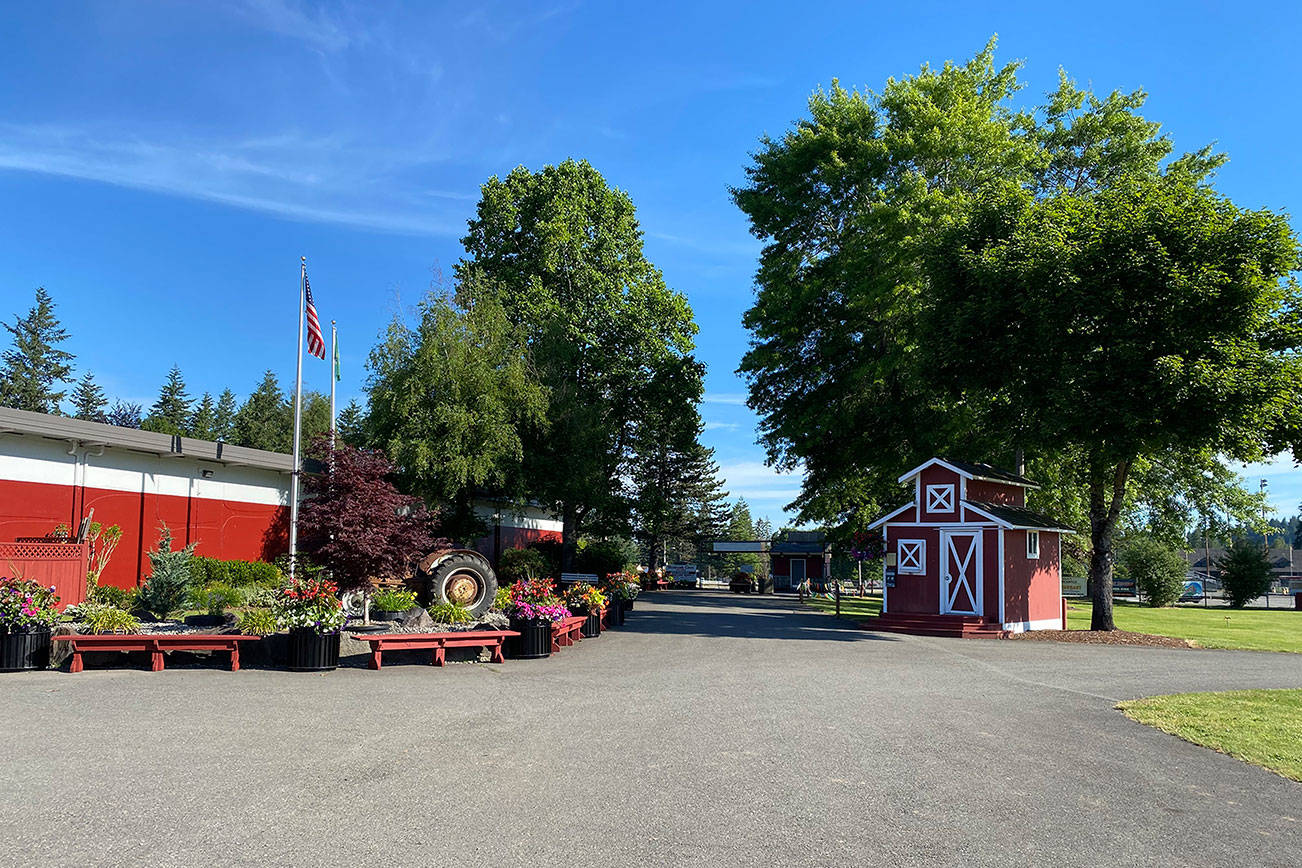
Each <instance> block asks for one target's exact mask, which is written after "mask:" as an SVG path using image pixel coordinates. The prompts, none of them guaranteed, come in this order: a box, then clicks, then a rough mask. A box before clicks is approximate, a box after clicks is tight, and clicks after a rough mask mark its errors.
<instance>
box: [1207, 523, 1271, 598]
mask: <svg viewBox="0 0 1302 868" xmlns="http://www.w3.org/2000/svg"><path fill="white" fill-rule="evenodd" d="M1216 566H1217V568H1218V569H1219V570H1220V571H1221V585H1222V586H1223V587H1224V588H1225V596H1226V597H1227V598H1229V602H1230V606H1231V607H1233V608H1235V609H1242V608H1243V607H1244V606H1246V605H1247V604H1248V603H1250V602H1251V601H1253V600H1255V599H1256V598H1257V597H1260V596H1261V595H1262V594H1265V593H1268V592H1269V591H1270V584H1271V578H1272V577H1271V572H1270V561H1269V560H1267V558H1266V553H1265V552H1263V551H1262V550H1261V546H1260V545H1258V544H1255V543H1251V542H1248V541H1247V540H1238V541H1236V542H1235V543H1234V545H1232V546H1230V549H1229V551H1227V552H1226V553H1225V557H1223V558H1221V559H1220V560H1219V561H1217V562H1216Z"/></svg>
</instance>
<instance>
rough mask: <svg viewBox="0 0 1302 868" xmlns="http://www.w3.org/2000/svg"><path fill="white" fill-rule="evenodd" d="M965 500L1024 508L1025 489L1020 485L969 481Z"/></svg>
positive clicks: (977, 480)
mask: <svg viewBox="0 0 1302 868" xmlns="http://www.w3.org/2000/svg"><path fill="white" fill-rule="evenodd" d="M967 499H968V500H981V501H984V502H986V503H1002V504H1005V505H1007V506H1026V489H1025V488H1022V487H1021V486H1020V485H1001V484H999V483H998V482H985V481H984V480H980V479H969V480H968V483H967Z"/></svg>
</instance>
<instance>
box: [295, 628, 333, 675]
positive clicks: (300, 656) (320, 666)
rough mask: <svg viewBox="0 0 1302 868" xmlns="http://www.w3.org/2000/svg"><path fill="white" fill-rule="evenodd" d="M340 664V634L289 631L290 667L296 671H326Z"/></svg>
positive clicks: (301, 630)
mask: <svg viewBox="0 0 1302 868" xmlns="http://www.w3.org/2000/svg"><path fill="white" fill-rule="evenodd" d="M338 665H339V634H338V633H329V634H327V635H325V636H322V635H320V634H319V633H317V632H316V631H315V630H308V629H305V628H297V629H294V630H290V631H289V668H290V669H292V670H294V671H295V672H324V671H326V670H329V669H334V668H336V667H337V666H338Z"/></svg>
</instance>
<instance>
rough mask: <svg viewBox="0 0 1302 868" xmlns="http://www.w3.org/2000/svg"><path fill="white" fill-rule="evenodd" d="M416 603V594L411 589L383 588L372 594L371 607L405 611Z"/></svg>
mask: <svg viewBox="0 0 1302 868" xmlns="http://www.w3.org/2000/svg"><path fill="white" fill-rule="evenodd" d="M414 605H416V595H415V594H413V593H412V592H411V591H403V590H397V589H394V588H381V589H380V590H378V591H376V592H375V593H374V594H371V608H372V609H380V610H381V611H385V612H405V611H407V610H408V609H410V608H411V607H412V606H414Z"/></svg>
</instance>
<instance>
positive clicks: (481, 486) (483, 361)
mask: <svg viewBox="0 0 1302 868" xmlns="http://www.w3.org/2000/svg"><path fill="white" fill-rule="evenodd" d="M461 295H462V297H463V298H472V297H473V298H474V299H475V300H474V302H473V303H471V304H468V305H466V306H464V307H462V306H460V305H458V304H457V303H456V302H455V301H454V300H453V299H452V298H451V297H449V296H447V295H444V294H438V293H431V294H430V296H429V297H427V298H426V299H425V300H424V301H423V302H422V303H421V304H420V307H419V311H418V317H419V319H418V322H417V323H416V324H415V325H414V326H409V325H407V324H406V323H404V322H403V321H402V320H401V319H400V318H395V319H394V321H393V322H392V323H391V324H390V325H389V328H388V330H387V332H386V333H385V336H384V339H383V340H382V341H381V342H380V343H379V344H378V345H377V346H376V347H375V348H374V349H373V350H372V351H371V355H370V359H369V361H368V365H367V366H368V368H369V369H370V372H371V374H370V379H369V381H368V383H367V394H368V397H369V402H368V403H369V408H370V410H369V413H368V414H367V417H366V421H365V424H364V425H363V426H362V432H361V433H362V436H363V437H364V438H365V439H366V440H367V442H369V443H371V444H372V445H375V446H379V447H381V448H383V449H384V450H385V451H386V452H387V453H388V454H389V455H390V456H392V458H393V460H394V463H395V464H396V465H397V466H398V467H400V468H401V470H400V472H399V479H400V480H401V482H402V484H403V487H404V489H405V490H407V491H409V492H411V493H414V494H419V495H421V496H422V497H424V498H425V499H426V500H427V501H428V502H430V503H435V504H439V505H440V507H441V509H442V512H441V516H440V517H441V519H442V521H443V522H444V525H443V528H442V530H443V532H444V533H445V534H447V535H449V536H452V537H455V538H466V537H473V536H475V535H477V534H476V527H475V526H472V525H476V526H477V524H478V523H477V522H476V521H475V520H474V513H473V510H472V509H471V500H472V498H473V495H474V493H475V492H476V490H487V491H491V492H492V493H493V494H495V495H498V494H500V495H503V496H506V497H508V498H511V497H516V496H519V495H521V494H522V484H521V479H520V467H521V462H522V460H523V457H524V450H523V445H522V440H523V438H524V437H525V436H528V435H529V433H530V432H532V431H535V430H537V429H541V428H543V427H545V423H546V419H545V415H544V414H545V410H546V406H547V394H546V390H545V389H544V388H543V387H542V386H541V384H540V383H539V382H538V378H537V375H536V374H535V372H534V370H533V366H532V364H531V362H530V359H529V354H528V350H527V348H526V346H525V340H524V336H523V329H522V328H521V327H520V326H518V325H516V324H513V323H512V322H510V321H509V320H508V319H507V317H506V313H505V311H504V310H503V309H502V307H501V305H500V304H499V303H498V295H497V294H496V293H480V292H475V291H473V290H472V289H471V288H469V287H463V290H462V293H461ZM349 406H350V407H353V410H354V413H356V412H357V410H356V408H355V407H354V406H353V405H351V404H350V405H349ZM340 422H341V431H342V432H343V433H344V439H345V441H348V440H350V439H352V437H353V434H352V432H351V429H350V426H352V425H354V424H355V423H354V422H353V421H351V417H350V419H349V420H345V419H344V418H343V417H342V416H341V419H340Z"/></svg>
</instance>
